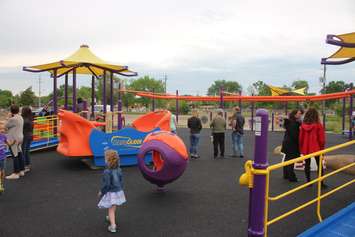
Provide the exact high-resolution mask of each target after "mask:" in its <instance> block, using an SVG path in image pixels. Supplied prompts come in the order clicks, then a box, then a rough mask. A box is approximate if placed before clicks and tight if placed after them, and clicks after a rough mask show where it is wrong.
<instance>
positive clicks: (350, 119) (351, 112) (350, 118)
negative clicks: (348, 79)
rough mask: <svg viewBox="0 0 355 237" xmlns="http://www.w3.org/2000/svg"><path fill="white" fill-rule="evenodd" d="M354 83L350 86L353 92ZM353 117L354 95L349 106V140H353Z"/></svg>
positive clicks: (351, 96)
mask: <svg viewBox="0 0 355 237" xmlns="http://www.w3.org/2000/svg"><path fill="white" fill-rule="evenodd" d="M353 87H354V86H353V83H351V85H350V90H353ZM352 116H353V95H350V104H349V140H353V124H352Z"/></svg>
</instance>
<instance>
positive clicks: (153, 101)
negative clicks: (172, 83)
mask: <svg viewBox="0 0 355 237" xmlns="http://www.w3.org/2000/svg"><path fill="white" fill-rule="evenodd" d="M154 93H155V90H154V88H153V98H152V111H153V112H154V111H155V97H154Z"/></svg>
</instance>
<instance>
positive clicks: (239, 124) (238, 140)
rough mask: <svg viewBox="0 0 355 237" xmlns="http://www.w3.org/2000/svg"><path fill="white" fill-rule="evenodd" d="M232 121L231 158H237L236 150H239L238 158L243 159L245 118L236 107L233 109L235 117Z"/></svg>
mask: <svg viewBox="0 0 355 237" xmlns="http://www.w3.org/2000/svg"><path fill="white" fill-rule="evenodd" d="M233 117H234V119H233V120H232V128H233V132H232V143H233V155H232V156H233V157H237V149H238V150H239V157H240V158H243V157H244V151H243V135H244V124H245V118H244V117H243V115H242V113H241V112H240V108H239V107H238V106H237V107H235V115H234V116H233Z"/></svg>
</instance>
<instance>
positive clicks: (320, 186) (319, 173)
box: [310, 154, 323, 222]
mask: <svg viewBox="0 0 355 237" xmlns="http://www.w3.org/2000/svg"><path fill="white" fill-rule="evenodd" d="M310 159H311V158H310ZM322 173H323V154H321V155H320V156H319V164H318V182H317V184H318V186H317V189H318V190H317V216H318V220H319V221H320V222H321V221H322V216H321V214H320V205H321V199H320V196H321V195H322V183H323V180H322Z"/></svg>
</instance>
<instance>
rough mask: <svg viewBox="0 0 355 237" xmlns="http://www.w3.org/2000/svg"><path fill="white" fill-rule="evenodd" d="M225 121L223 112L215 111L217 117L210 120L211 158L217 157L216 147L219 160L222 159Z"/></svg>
mask: <svg viewBox="0 0 355 237" xmlns="http://www.w3.org/2000/svg"><path fill="white" fill-rule="evenodd" d="M226 125H227V123H226V120H225V119H224V118H223V110H222V109H218V110H217V116H216V117H215V118H214V119H213V120H212V122H211V124H210V127H211V128H212V136H213V157H214V158H215V159H216V158H217V156H218V147H219V152H220V155H221V158H224V137H225V136H224V135H225V132H226Z"/></svg>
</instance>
